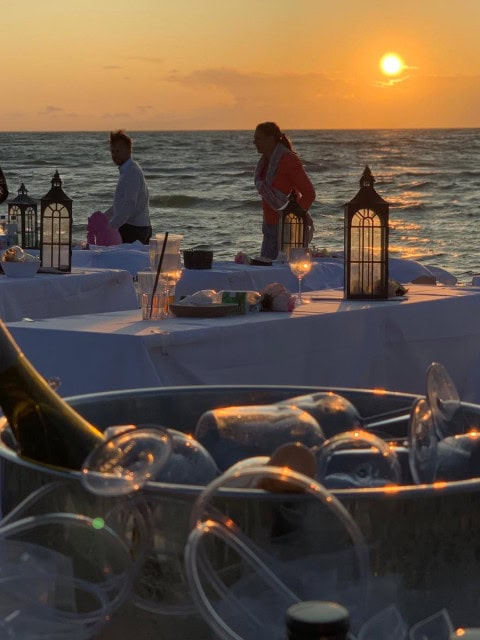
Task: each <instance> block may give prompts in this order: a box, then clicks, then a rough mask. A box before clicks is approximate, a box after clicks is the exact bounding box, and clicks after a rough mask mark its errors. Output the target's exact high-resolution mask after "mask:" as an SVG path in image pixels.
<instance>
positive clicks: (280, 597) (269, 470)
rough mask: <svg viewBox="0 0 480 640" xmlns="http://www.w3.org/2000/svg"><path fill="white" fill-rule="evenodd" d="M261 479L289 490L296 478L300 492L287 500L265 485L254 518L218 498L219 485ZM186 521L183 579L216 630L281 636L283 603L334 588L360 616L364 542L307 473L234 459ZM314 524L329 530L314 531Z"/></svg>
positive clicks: (366, 582) (366, 583)
mask: <svg viewBox="0 0 480 640" xmlns="http://www.w3.org/2000/svg"><path fill="white" fill-rule="evenodd" d="M265 481H270V482H271V483H273V484H274V485H275V486H278V485H279V484H280V485H283V486H284V487H285V490H286V491H287V492H290V491H291V488H292V486H294V487H295V488H296V492H297V493H298V494H299V496H298V499H297V500H295V499H293V502H292V501H288V503H287V504H285V502H283V500H280V501H279V500H277V499H269V496H273V495H275V494H270V493H269V492H268V491H267V492H265V494H264V496H263V497H262V499H261V500H258V505H259V506H260V504H261V517H260V520H259V523H258V526H255V523H254V521H252V519H251V515H250V516H249V517H247V516H246V515H243V516H242V512H241V511H233V510H230V509H229V508H228V504H227V505H225V504H224V503H223V500H222V501H221V502H219V501H218V500H217V498H218V493H219V492H221V491H224V490H227V492H228V490H229V489H235V487H238V486H243V487H248V486H258V485H259V484H260V483H265ZM281 493H284V491H281ZM302 494H305V496H304V495H302ZM305 497H308V499H307V500H305ZM255 502H257V501H255ZM222 505H223V506H222ZM286 509H287V511H288V510H289V509H291V510H292V511H291V512H290V515H293V514H294V519H293V520H291V521H289V522H288V526H289V528H290V530H289V533H288V534H287V535H285V533H284V531H283V532H282V527H280V528H279V523H280V522H283V525H284V526H285V525H286V520H285V519H284V516H285V515H286ZM287 517H288V516H287ZM190 522H191V529H190V534H189V537H188V540H187V543H186V545H185V556H184V557H185V570H186V575H187V580H188V584H189V586H190V591H191V594H192V597H193V600H194V602H195V604H196V606H197V611H198V612H199V613H200V614H201V615H202V617H203V618H204V620H205V621H206V622H207V624H208V625H209V626H210V627H211V628H212V629H213V630H214V631H215V632H216V634H217V635H218V637H219V638H222V639H225V640H226V639H229V640H230V639H233V638H237V639H238V638H244V639H245V640H247V639H248V640H252V639H254V638H261V637H262V638H263V637H272V638H273V637H275V638H277V637H278V638H280V637H283V635H282V634H283V631H284V628H283V623H284V614H285V611H286V609H287V608H288V607H289V606H290V605H291V604H293V603H294V602H298V601H299V600H312V599H315V600H318V599H323V600H327V599H331V598H332V596H333V597H334V598H335V601H337V602H341V604H343V605H344V606H346V607H347V608H348V609H349V610H350V612H351V615H352V620H354V622H355V623H356V618H357V617H358V618H363V616H364V614H365V609H366V606H367V600H366V594H368V593H369V587H370V571H369V557H368V548H367V545H366V543H365V540H364V538H363V535H362V533H361V531H360V529H359V528H358V526H357V524H356V523H355V521H354V519H353V518H352V516H351V515H350V514H349V512H348V510H347V509H345V508H344V507H343V505H341V503H340V501H339V500H338V499H337V498H336V497H335V496H334V495H333V494H331V493H330V492H329V491H327V489H325V487H324V486H322V485H321V484H319V483H318V482H316V481H315V480H313V479H312V478H311V477H309V476H305V475H303V474H302V473H298V472H296V471H293V470H292V469H290V468H287V467H276V466H269V465H264V464H260V465H257V466H255V465H254V464H252V465H248V466H244V467H238V466H235V468H233V469H230V470H228V471H226V472H225V473H224V474H223V475H222V476H220V477H219V478H217V479H215V480H214V481H212V482H211V483H210V484H209V485H207V486H206V487H205V488H204V489H203V491H202V493H201V494H200V496H199V497H198V498H197V500H196V502H195V504H194V505H193V508H192V511H191V514H190ZM312 527H313V528H315V531H316V528H317V527H318V532H320V531H322V532H323V531H325V529H328V530H329V531H331V535H330V536H324V535H321V534H320V533H319V534H318V535H316V534H315V533H312ZM333 532H334V533H333ZM339 539H341V540H342V541H343V545H344V546H343V547H342V551H341V552H338V547H337V546H336V545H337V544H338V540H339ZM299 576H302V578H301V579H299Z"/></svg>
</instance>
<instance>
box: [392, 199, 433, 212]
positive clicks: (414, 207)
mask: <svg viewBox="0 0 480 640" xmlns="http://www.w3.org/2000/svg"><path fill="white" fill-rule="evenodd" d="M389 203H390V208H393V209H396V210H397V211H403V212H408V211H412V212H413V211H425V210H426V209H427V205H426V204H424V203H423V202H416V203H414V204H412V203H407V202H399V201H397V202H392V201H391V200H390V201H389Z"/></svg>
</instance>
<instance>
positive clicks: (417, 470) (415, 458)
mask: <svg viewBox="0 0 480 640" xmlns="http://www.w3.org/2000/svg"><path fill="white" fill-rule="evenodd" d="M437 456H438V445H437V434H436V433H435V427H434V424H433V418H432V410H431V408H430V404H429V403H428V401H427V400H426V399H425V398H418V399H417V400H415V402H414V404H413V407H412V411H411V415H410V422H409V425H408V463H409V466H410V473H411V474H412V478H413V480H414V482H415V483H416V484H424V483H431V482H434V481H435V479H436V476H437V464H438V461H437Z"/></svg>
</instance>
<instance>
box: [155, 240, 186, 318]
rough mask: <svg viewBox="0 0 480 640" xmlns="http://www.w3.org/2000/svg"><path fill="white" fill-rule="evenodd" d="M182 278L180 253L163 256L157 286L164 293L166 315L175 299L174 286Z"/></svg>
mask: <svg viewBox="0 0 480 640" xmlns="http://www.w3.org/2000/svg"><path fill="white" fill-rule="evenodd" d="M181 277H182V259H181V256H180V252H178V253H166V254H165V255H164V256H163V262H162V267H161V270H160V276H159V285H160V286H161V287H163V290H164V291H165V298H166V300H167V303H166V309H165V311H166V312H167V313H168V307H169V305H170V304H172V303H173V302H174V299H175V286H176V284H177V282H178V281H179V280H180V278H181Z"/></svg>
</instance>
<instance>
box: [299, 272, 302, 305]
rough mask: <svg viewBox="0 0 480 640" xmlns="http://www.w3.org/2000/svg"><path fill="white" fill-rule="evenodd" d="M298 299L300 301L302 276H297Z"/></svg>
mask: <svg viewBox="0 0 480 640" xmlns="http://www.w3.org/2000/svg"><path fill="white" fill-rule="evenodd" d="M298 301H299V302H301V301H302V276H298Z"/></svg>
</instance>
